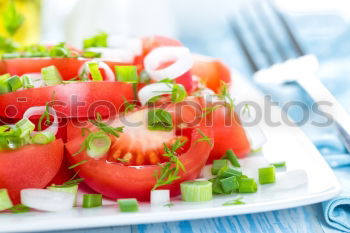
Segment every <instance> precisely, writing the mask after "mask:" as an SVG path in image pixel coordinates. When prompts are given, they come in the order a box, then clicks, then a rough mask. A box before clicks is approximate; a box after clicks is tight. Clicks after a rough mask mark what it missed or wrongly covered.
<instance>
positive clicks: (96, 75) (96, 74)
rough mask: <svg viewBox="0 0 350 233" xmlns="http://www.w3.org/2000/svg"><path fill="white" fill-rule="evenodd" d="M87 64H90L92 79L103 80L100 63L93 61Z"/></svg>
mask: <svg viewBox="0 0 350 233" xmlns="http://www.w3.org/2000/svg"><path fill="white" fill-rule="evenodd" d="M87 65H88V68H89V71H90V74H91V77H92V80H94V81H103V77H102V74H101V72H100V70H99V67H98V63H97V62H93V61H91V62H88V63H87Z"/></svg>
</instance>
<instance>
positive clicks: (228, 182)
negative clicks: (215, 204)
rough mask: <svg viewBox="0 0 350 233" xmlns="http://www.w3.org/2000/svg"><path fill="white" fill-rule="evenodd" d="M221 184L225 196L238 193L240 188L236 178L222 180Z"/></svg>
mask: <svg viewBox="0 0 350 233" xmlns="http://www.w3.org/2000/svg"><path fill="white" fill-rule="evenodd" d="M220 184H221V187H222V190H223V192H224V193H225V194H230V193H232V192H234V191H237V190H238V188H239V183H238V180H237V177H236V176H231V177H227V178H224V179H221V180H220Z"/></svg>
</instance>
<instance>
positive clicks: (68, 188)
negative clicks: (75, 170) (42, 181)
mask: <svg viewBox="0 0 350 233" xmlns="http://www.w3.org/2000/svg"><path fill="white" fill-rule="evenodd" d="M47 189H48V190H51V191H58V192H66V193H71V194H73V195H74V205H75V206H76V204H77V196H78V185H77V184H73V185H52V186H49V187H47Z"/></svg>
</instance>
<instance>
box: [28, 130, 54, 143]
mask: <svg viewBox="0 0 350 233" xmlns="http://www.w3.org/2000/svg"><path fill="white" fill-rule="evenodd" d="M55 139H56V137H55V135H54V134H53V133H51V132H41V133H37V134H35V135H34V136H33V137H32V140H33V143H34V144H42V145H43V144H49V143H50V142H53V141H55Z"/></svg>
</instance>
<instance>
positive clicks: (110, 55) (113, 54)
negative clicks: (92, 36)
mask: <svg viewBox="0 0 350 233" xmlns="http://www.w3.org/2000/svg"><path fill="white" fill-rule="evenodd" d="M88 50H89V51H91V52H95V53H101V58H107V59H109V60H113V61H116V62H122V63H133V62H134V59H135V54H134V52H133V51H132V50H131V49H127V48H104V47H94V48H89V49H88Z"/></svg>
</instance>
